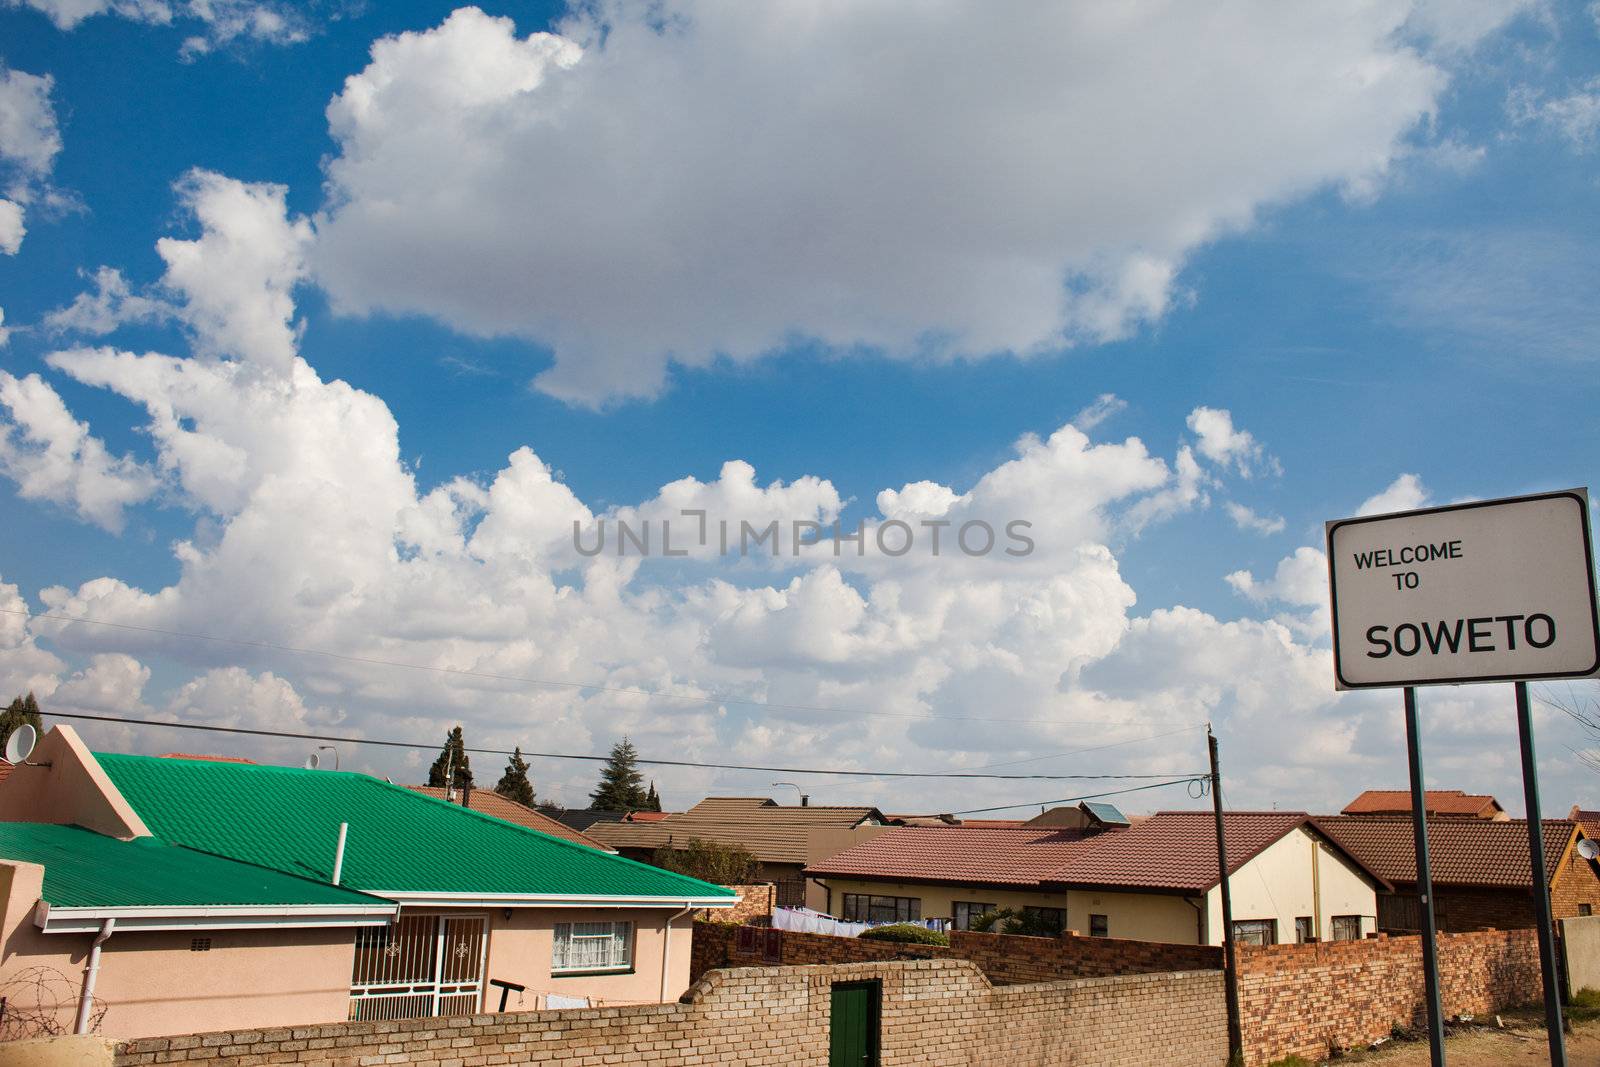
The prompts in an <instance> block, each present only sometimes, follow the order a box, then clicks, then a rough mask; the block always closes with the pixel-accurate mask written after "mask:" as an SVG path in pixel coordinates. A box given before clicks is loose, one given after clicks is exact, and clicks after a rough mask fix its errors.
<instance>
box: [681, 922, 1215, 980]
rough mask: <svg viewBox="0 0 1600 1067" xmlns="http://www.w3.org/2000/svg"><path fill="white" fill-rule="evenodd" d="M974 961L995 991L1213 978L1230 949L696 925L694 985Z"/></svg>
mask: <svg viewBox="0 0 1600 1067" xmlns="http://www.w3.org/2000/svg"><path fill="white" fill-rule="evenodd" d="M897 959H966V960H971V961H973V962H974V963H976V964H977V965H978V966H979V967H980V968H981V969H982V970H983V972H984V974H986V975H987V976H988V977H989V980H990V981H991V982H993V983H994V984H995V985H1018V984H1022V983H1026V982H1051V981H1057V980H1059V979H1063V978H1103V977H1109V976H1111V975H1118V974H1150V973H1155V972H1159V971H1205V970H1217V969H1219V968H1221V966H1222V950H1221V949H1220V948H1213V947H1211V946H1209V945H1168V944H1163V943H1161V942H1156V941H1126V940H1123V939H1121V938H1109V937H1078V936H1075V935H1071V934H1065V935H1062V936H1061V937H1016V936H1012V935H1001V934H974V933H965V932H962V931H955V932H953V933H951V935H950V947H949V948H944V947H941V946H938V945H901V944H896V943H894V942H890V941H872V940H869V939H866V938H859V937H834V936H832V935H828V934H806V933H799V932H797V931H794V930H768V929H756V928H750V927H747V928H745V930H744V932H743V933H741V932H740V928H738V927H734V926H726V925H723V924H720V923H715V924H713V923H696V924H695V928H694V953H693V960H692V962H691V963H690V981H695V980H697V979H698V978H699V977H700V976H701V975H703V974H705V973H706V972H707V971H709V970H712V969H713V968H716V967H760V966H767V967H775V966H782V967H795V966H801V965H804V964H809V963H857V962H865V961H868V960H897Z"/></svg>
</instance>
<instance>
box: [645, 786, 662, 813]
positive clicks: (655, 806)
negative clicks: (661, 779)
mask: <svg viewBox="0 0 1600 1067" xmlns="http://www.w3.org/2000/svg"><path fill="white" fill-rule="evenodd" d="M640 810H642V811H660V810H661V794H659V793H657V792H656V784H655V783H654V782H651V783H650V791H649V792H648V793H646V794H645V795H644V807H643V808H642V809H640Z"/></svg>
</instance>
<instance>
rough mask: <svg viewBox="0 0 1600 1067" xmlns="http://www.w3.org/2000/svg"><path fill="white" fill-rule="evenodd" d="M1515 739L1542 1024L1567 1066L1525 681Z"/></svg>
mask: <svg viewBox="0 0 1600 1067" xmlns="http://www.w3.org/2000/svg"><path fill="white" fill-rule="evenodd" d="M1516 693H1517V738H1518V740H1519V741H1520V742H1521V744H1522V795H1523V799H1524V801H1525V803H1526V804H1527V809H1526V810H1527V816H1528V866H1529V868H1530V870H1529V873H1531V874H1532V875H1533V905H1534V914H1535V915H1536V917H1537V918H1538V920H1539V966H1540V972H1541V974H1542V975H1543V977H1544V1024H1545V1034H1546V1037H1547V1039H1548V1041H1549V1043H1550V1063H1551V1064H1552V1065H1553V1067H1567V1041H1566V1035H1565V1034H1564V1033H1563V1032H1562V1022H1561V989H1560V987H1559V986H1558V985H1557V984H1556V983H1557V975H1556V935H1555V926H1554V923H1553V922H1552V920H1551V918H1550V877H1549V873H1548V872H1547V871H1546V870H1545V865H1544V825H1543V823H1542V822H1541V821H1540V820H1541V816H1540V811H1539V760H1538V758H1537V757H1536V756H1535V754H1534V750H1533V711H1532V709H1531V708H1530V707H1529V706H1528V683H1527V682H1517V683H1516Z"/></svg>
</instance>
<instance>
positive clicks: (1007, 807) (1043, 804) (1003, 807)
mask: <svg viewBox="0 0 1600 1067" xmlns="http://www.w3.org/2000/svg"><path fill="white" fill-rule="evenodd" d="M1106 777H1115V776H1114V775H1107V776H1106ZM1125 777H1129V778H1131V777H1134V776H1133V775H1126V776H1125ZM1139 777H1141V778H1160V777H1162V775H1159V774H1149V775H1140V776H1139ZM1208 777H1210V776H1209V775H1206V774H1192V775H1190V776H1188V777H1187V778H1174V779H1172V780H1171V781H1167V782H1154V783H1151V784H1150V785H1135V786H1130V787H1129V788H1127V789H1111V790H1107V791H1106V792H1104V793H1085V794H1083V795H1082V796H1076V797H1060V798H1058V799H1056V800H1033V801H1029V802H1028V803H1025V804H998V805H996V806H994V807H992V808H966V809H965V810H962V811H945V812H939V813H937V814H934V815H914V816H909V817H910V818H917V819H937V818H938V817H939V815H982V814H983V813H985V812H990V811H1011V810H1012V809H1014V808H1053V807H1057V806H1059V805H1062V804H1076V803H1077V802H1078V801H1080V800H1096V799H1098V798H1100V797H1117V796H1121V795H1122V794H1124V793H1139V792H1142V791H1144V790H1146V789H1165V788H1166V787H1167V786H1169V785H1188V784H1189V783H1190V782H1194V781H1199V780H1201V779H1204V778H1208Z"/></svg>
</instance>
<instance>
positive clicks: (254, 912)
mask: <svg viewBox="0 0 1600 1067" xmlns="http://www.w3.org/2000/svg"><path fill="white" fill-rule="evenodd" d="M399 911H400V908H399V905H396V904H387V903H385V904H376V903H374V904H371V905H365V906H363V905H359V904H358V905H347V904H299V905H269V906H263V905H256V904H250V905H223V904H214V905H201V906H186V907H127V908H99V907H89V908H59V907H51V906H50V904H49V903H48V902H46V901H42V900H41V901H40V902H39V905H38V907H37V908H35V909H34V915H33V923H34V925H35V926H37V927H38V928H39V929H40V930H41V931H42V932H44V933H47V934H82V933H90V932H93V931H94V930H97V929H99V927H100V925H101V924H102V923H104V922H106V921H108V920H115V921H116V923H117V928H118V929H121V930H200V929H207V930H239V929H247V928H251V927H261V926H276V927H280V928H295V927H326V926H383V925H386V924H387V923H389V922H390V921H391V920H392V919H393V918H394V917H395V916H396V915H398V914H399Z"/></svg>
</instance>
